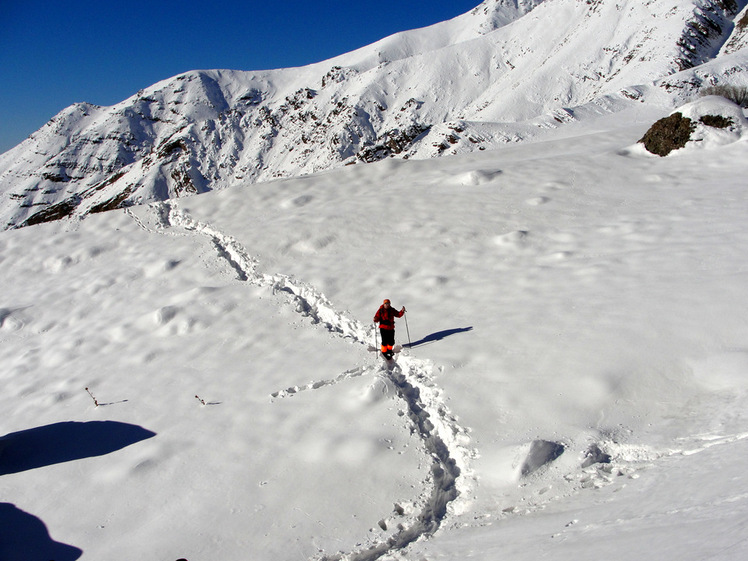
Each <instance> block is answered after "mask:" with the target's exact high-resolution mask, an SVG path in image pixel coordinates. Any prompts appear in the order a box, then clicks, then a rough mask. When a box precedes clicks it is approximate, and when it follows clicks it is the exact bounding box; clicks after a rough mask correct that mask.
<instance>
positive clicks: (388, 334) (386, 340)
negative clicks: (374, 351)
mask: <svg viewBox="0 0 748 561" xmlns="http://www.w3.org/2000/svg"><path fill="white" fill-rule="evenodd" d="M379 332H380V333H381V334H382V346H383V347H394V346H395V330H394V329H380V330H379Z"/></svg>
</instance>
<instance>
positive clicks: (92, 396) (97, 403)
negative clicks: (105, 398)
mask: <svg viewBox="0 0 748 561" xmlns="http://www.w3.org/2000/svg"><path fill="white" fill-rule="evenodd" d="M86 391H87V392H88V395H90V396H91V399H93V402H94V405H95V406H96V407H98V406H99V400H98V399H96V398H95V397H94V394H92V393H91V390H89V389H88V388H86Z"/></svg>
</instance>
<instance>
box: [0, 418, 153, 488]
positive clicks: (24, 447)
mask: <svg viewBox="0 0 748 561" xmlns="http://www.w3.org/2000/svg"><path fill="white" fill-rule="evenodd" d="M155 435H156V433H154V432H151V431H149V430H146V429H144V428H143V427H139V426H137V425H130V424H127V423H119V422H116V421H91V422H87V423H80V422H75V421H68V422H63V423H55V424H53V425H47V426H43V427H37V428H33V429H28V430H23V431H19V432H14V433H10V434H7V435H5V436H4V437H2V438H0V475H7V474H10V473H19V472H22V471H28V470H31V469H37V468H40V467H45V466H51V465H54V464H60V463H63V462H71V461H74V460H81V459H83V458H91V457H94V456H103V455H105V454H110V453H111V452H115V451H117V450H120V449H121V448H125V447H126V446H130V445H131V444H135V443H136V442H140V441H141V440H146V439H147V438H151V437H153V436H155Z"/></svg>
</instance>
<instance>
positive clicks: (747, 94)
mask: <svg viewBox="0 0 748 561" xmlns="http://www.w3.org/2000/svg"><path fill="white" fill-rule="evenodd" d="M701 95H702V96H707V95H718V96H720V97H724V98H725V99H729V100H730V101H732V102H733V103H736V104H738V105H740V106H741V107H748V87H746V86H726V85H725V86H712V87H709V88H705V89H703V90H701Z"/></svg>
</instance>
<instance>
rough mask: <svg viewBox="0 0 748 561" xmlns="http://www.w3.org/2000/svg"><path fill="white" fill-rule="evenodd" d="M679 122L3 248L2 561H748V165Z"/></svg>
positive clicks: (244, 195) (246, 192)
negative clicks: (532, 459) (392, 345)
mask: <svg viewBox="0 0 748 561" xmlns="http://www.w3.org/2000/svg"><path fill="white" fill-rule="evenodd" d="M662 116H664V115H663V114H662V113H659V112H657V111H653V110H651V109H649V110H646V109H641V110H640V111H638V112H629V113H627V114H625V115H620V116H618V117H614V118H609V119H607V120H604V121H598V122H594V123H589V124H587V125H574V126H571V127H569V128H566V129H565V130H564V132H563V134H564V137H563V138H561V137H558V138H556V139H555V140H549V141H547V142H542V143H540V142H539V143H531V144H525V145H522V146H517V147H508V148H506V149H503V150H498V151H486V152H482V153H478V154H475V155H468V156H459V157H453V158H443V159H440V160H437V161H395V160H390V161H385V162H381V163H378V164H371V165H355V166H350V167H346V168H344V169H341V170H337V171H333V172H328V173H323V174H317V175H312V176H308V177H305V178H300V179H293V180H284V181H277V182H271V183H265V184H259V185H252V186H247V187H245V188H233V189H229V190H225V191H222V192H216V193H211V194H208V195H202V196H199V197H195V198H185V199H180V200H178V201H174V202H171V203H160V204H156V205H153V206H144V207H134V208H132V209H130V210H128V211H114V212H111V213H107V214H102V215H97V216H93V217H90V218H88V219H86V220H85V221H82V222H70V221H68V222H60V223H52V224H47V225H42V226H36V227H30V228H24V229H21V230H16V231H7V232H3V233H2V234H0V278H1V279H2V280H1V282H2V296H1V300H0V365H1V366H0V378H1V379H2V393H0V407H1V408H2V411H3V416H2V427H1V428H0V497H1V498H0V521H1V522H2V524H0V526H1V527H2V528H1V529H0V557H2V558H3V559H12V560H16V559H18V560H21V559H29V558H30V557H29V556H28V555H29V552H35V551H38V552H41V553H40V556H39V558H40V559H41V558H44V559H50V558H56V559H58V560H59V559H77V558H80V559H83V560H100V559H107V560H113V561H117V560H123V561H124V560H131V559H142V560H148V559H153V560H169V559H174V560H176V559H178V558H185V559H189V560H190V561H198V560H201V559H222V560H239V559H242V560H245V559H257V560H267V559H273V560H284V559H288V560H291V559H313V558H318V559H321V558H328V559H334V558H343V559H348V558H350V559H353V558H355V556H356V555H358V554H361V556H362V557H361V558H374V557H376V556H379V557H380V558H383V559H409V560H410V559H412V560H420V559H429V560H430V561H433V560H435V559H468V558H470V559H485V560H489V559H490V560H495V559H499V558H504V559H513V560H517V559H520V560H521V559H528V560H530V559H532V560H535V559H538V558H539V557H542V556H547V557H549V558H553V559H559V560H565V559H569V560H572V559H573V560H574V561H578V560H580V559H600V558H610V559H618V558H628V557H630V558H636V559H638V560H644V559H653V560H655V559H657V560H661V559H669V558H673V559H675V558H678V559H694V560H695V559H739V558H743V557H744V556H745V554H746V553H748V541H745V532H744V529H745V527H746V524H748V491H746V489H748V475H746V459H745V458H746V453H748V449H747V446H748V439H746V436H748V419H747V418H746V416H747V415H748V409H746V405H748V403H747V400H746V395H747V391H748V314H747V313H746V305H745V303H746V299H747V297H748V265H746V264H747V263H748V226H746V211H748V201H747V200H746V199H747V195H746V190H745V185H746V183H745V175H746V163H745V162H746V157H747V156H748V145H747V144H746V142H745V134H744V133H742V132H741V133H740V134H737V135H736V136H734V137H733V138H732V139H731V140H730V142H731V143H729V144H726V143H725V142H727V141H724V139H721V138H716V137H704V138H703V139H702V141H701V142H696V143H691V145H689V146H688V147H687V148H685V149H683V150H680V151H677V152H675V153H673V154H672V155H671V156H669V157H667V158H659V157H655V156H651V155H645V154H643V153H642V152H641V150H639V149H636V148H632V146H633V145H634V144H635V143H636V141H637V140H638V139H639V138H641V136H642V135H643V134H644V132H645V131H646V129H647V128H648V127H649V125H650V124H651V123H652V122H654V120H656V119H657V118H659V117H662ZM385 297H387V298H390V299H391V300H392V302H393V304H394V305H395V307H397V308H399V307H400V306H406V308H407V316H406V318H403V319H401V320H398V324H397V327H398V329H397V335H398V340H399V342H400V343H404V344H405V343H408V338H410V340H411V342H413V343H417V344H416V345H415V346H414V347H413V348H411V349H408V348H406V349H404V350H403V352H402V353H400V355H399V356H398V358H397V365H396V366H395V367H394V368H393V369H392V370H387V369H386V367H385V365H384V363H383V361H382V360H381V359H380V358H378V357H377V356H376V354H374V353H371V352H369V350H368V349H367V347H368V346H369V345H374V344H375V339H374V331H373V329H372V327H373V326H372V323H371V319H372V317H373V315H374V312H375V311H376V309H377V307H378V306H379V304H380V303H381V300H382V299H383V298H385ZM405 319H407V325H406V323H405ZM86 388H88V391H86ZM94 400H96V402H97V403H98V406H96V405H95V402H94ZM2 435H5V436H2ZM535 440H546V441H549V442H555V443H558V444H561V445H563V446H564V453H563V454H562V455H561V456H560V457H558V458H557V459H556V460H555V461H554V462H552V463H551V464H549V465H546V466H543V467H541V468H540V469H538V470H537V471H535V472H533V473H531V474H529V475H528V476H526V477H523V476H521V472H522V464H523V461H524V460H525V457H526V456H527V454H528V451H529V449H530V446H531V444H532V442H533V441H535ZM593 445H596V446H597V447H598V448H599V449H600V450H602V451H603V452H604V453H605V454H607V455H608V456H609V457H610V462H609V463H597V464H591V465H587V466H586V467H582V466H583V464H584V463H585V459H586V457H587V453H588V451H589V450H590V449H591V447H592V446H593ZM60 450H65V451H67V452H61V451H60ZM444 468H446V470H445V469H444ZM450 474H452V475H453V476H454V479H453V480H451V478H450ZM450 493H451V494H450ZM455 496H456V498H455ZM442 503H446V504H442ZM442 507H444V508H443V509H442ZM442 510H443V511H442ZM434 514H436V520H435V521H434V524H429V523H428V520H426V519H425V518H427V517H428V516H430V515H434ZM437 526H438V528H437ZM418 532H420V533H419V534H418V535H420V534H421V533H422V534H423V535H422V536H421V537H420V538H419V539H418V540H417V541H415V542H413V543H410V541H409V539H410V538H411V537H412V538H413V539H415V538H416V537H417V535H415V534H414V533H418ZM370 548H373V549H370Z"/></svg>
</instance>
